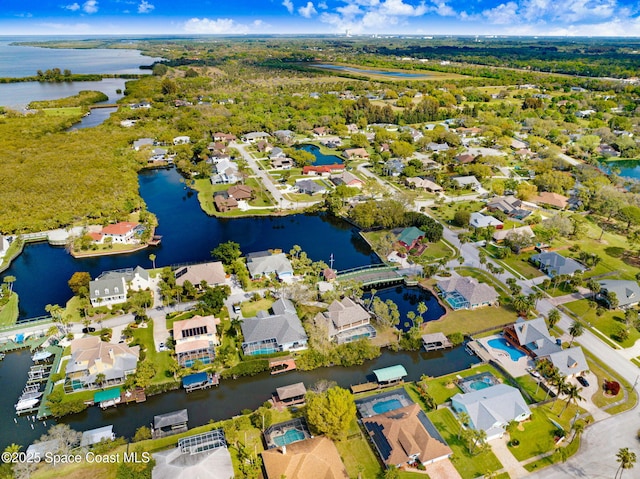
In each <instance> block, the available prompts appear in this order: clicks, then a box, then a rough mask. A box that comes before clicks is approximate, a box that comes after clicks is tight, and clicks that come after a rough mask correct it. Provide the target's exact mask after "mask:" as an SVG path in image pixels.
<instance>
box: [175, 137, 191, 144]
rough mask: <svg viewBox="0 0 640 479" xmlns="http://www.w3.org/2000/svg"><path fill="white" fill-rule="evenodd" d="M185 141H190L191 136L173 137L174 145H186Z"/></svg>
mask: <svg viewBox="0 0 640 479" xmlns="http://www.w3.org/2000/svg"><path fill="white" fill-rule="evenodd" d="M187 143H191V138H189V137H188V136H176V137H175V138H174V139H173V144H174V145H186V144H187Z"/></svg>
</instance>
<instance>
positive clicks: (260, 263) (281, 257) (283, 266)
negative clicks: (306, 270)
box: [247, 251, 293, 280]
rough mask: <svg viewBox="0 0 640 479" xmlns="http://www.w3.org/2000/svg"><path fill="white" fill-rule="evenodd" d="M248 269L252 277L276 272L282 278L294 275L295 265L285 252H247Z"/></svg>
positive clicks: (255, 277) (260, 276) (256, 277)
mask: <svg viewBox="0 0 640 479" xmlns="http://www.w3.org/2000/svg"><path fill="white" fill-rule="evenodd" d="M247 269H248V270H249V274H250V275H251V279H260V278H262V277H263V276H268V275H271V274H275V275H276V276H277V278H278V279H280V280H283V279H289V278H292V277H293V266H291V262H290V261H289V259H288V258H287V256H286V255H285V254H284V253H272V252H270V251H258V252H256V253H249V254H247Z"/></svg>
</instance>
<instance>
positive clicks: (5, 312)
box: [0, 293, 18, 327]
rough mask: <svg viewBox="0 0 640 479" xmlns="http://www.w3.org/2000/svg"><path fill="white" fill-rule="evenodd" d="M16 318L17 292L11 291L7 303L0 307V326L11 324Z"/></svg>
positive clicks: (14, 322)
mask: <svg viewBox="0 0 640 479" xmlns="http://www.w3.org/2000/svg"><path fill="white" fill-rule="evenodd" d="M17 320H18V293H12V294H11V296H10V297H9V301H7V304H5V305H4V306H2V307H1V309H0V327H2V326H11V325H14V324H16V321H17Z"/></svg>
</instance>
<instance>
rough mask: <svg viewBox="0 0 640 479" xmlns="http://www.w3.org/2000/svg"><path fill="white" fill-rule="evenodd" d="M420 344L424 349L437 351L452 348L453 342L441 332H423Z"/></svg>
mask: <svg viewBox="0 0 640 479" xmlns="http://www.w3.org/2000/svg"><path fill="white" fill-rule="evenodd" d="M422 345H423V346H424V349H425V351H427V352H430V351H439V350H441V349H448V348H452V347H453V344H452V343H451V341H449V338H447V337H446V336H445V335H444V334H443V333H432V334H425V335H423V336H422Z"/></svg>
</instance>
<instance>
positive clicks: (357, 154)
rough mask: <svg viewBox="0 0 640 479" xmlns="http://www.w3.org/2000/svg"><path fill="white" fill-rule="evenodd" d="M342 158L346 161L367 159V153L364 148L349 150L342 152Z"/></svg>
mask: <svg viewBox="0 0 640 479" xmlns="http://www.w3.org/2000/svg"><path fill="white" fill-rule="evenodd" d="M344 156H345V158H347V159H348V160H354V159H367V160H368V159H369V152H368V151H367V150H365V149H364V148H349V149H346V150H344Z"/></svg>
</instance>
